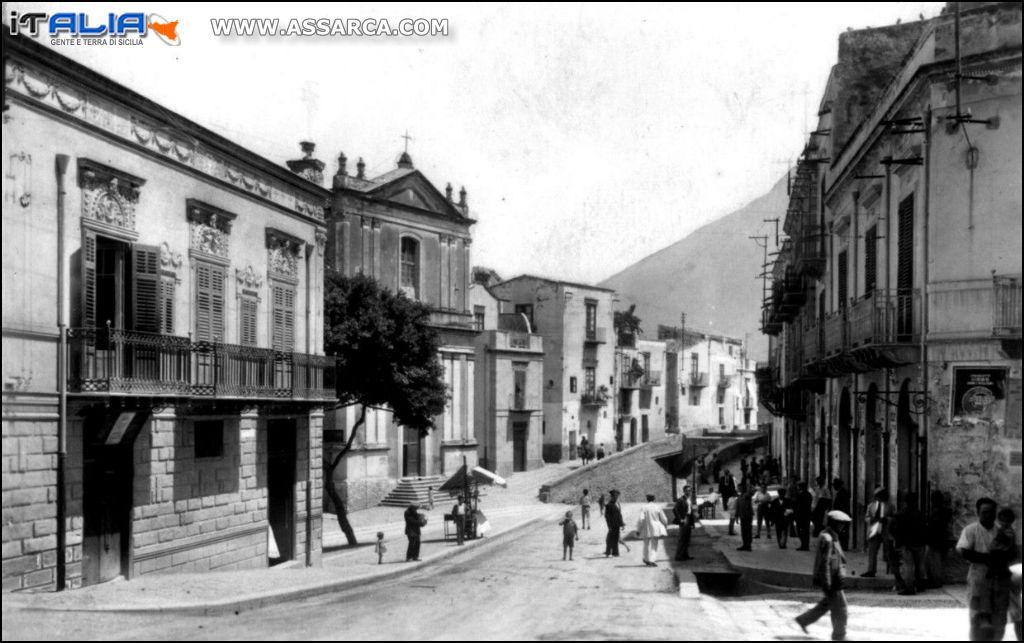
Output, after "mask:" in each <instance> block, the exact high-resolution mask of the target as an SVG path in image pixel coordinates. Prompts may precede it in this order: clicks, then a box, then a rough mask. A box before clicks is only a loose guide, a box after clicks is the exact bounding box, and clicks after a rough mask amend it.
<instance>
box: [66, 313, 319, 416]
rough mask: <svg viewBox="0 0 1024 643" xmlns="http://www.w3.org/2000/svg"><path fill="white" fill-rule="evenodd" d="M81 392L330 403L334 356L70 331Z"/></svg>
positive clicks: (71, 378)
mask: <svg viewBox="0 0 1024 643" xmlns="http://www.w3.org/2000/svg"><path fill="white" fill-rule="evenodd" d="M68 368H69V372H68V386H69V388H70V390H71V392H74V393H100V394H117V395H140V396H143V395H144V396H168V397H210V398H242V399H288V400H330V399H334V397H335V378H334V359H333V358H331V357H327V356H324V355H307V354H305V353H289V352H283V351H275V350H272V349H269V348H259V347H255V346H239V345H236V344H225V343H222V342H203V341H192V340H190V339H188V338H187V337H176V336H173V335H160V334H156V333H143V332H139V331H132V330H123V329H119V328H71V329H68Z"/></svg>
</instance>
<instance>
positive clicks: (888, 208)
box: [872, 146, 893, 488]
mask: <svg viewBox="0 0 1024 643" xmlns="http://www.w3.org/2000/svg"><path fill="white" fill-rule="evenodd" d="M889 149H890V152H891V150H892V147H891V146H890V148H889ZM892 239H893V234H892V165H891V164H886V166H885V295H884V297H883V299H884V301H883V302H881V303H882V305H884V306H888V298H889V294H890V292H891V288H892ZM874 305H875V310H876V311H877V310H878V305H879V301H878V300H877V299H876V300H875V302H874ZM872 321H873V320H872ZM883 373H884V377H885V399H886V401H887V402H888V400H889V393H890V391H889V369H888V368H886V369H884V371H883ZM886 406H888V404H887V405H886ZM889 415H890V413H889V409H888V408H886V410H885V440H884V442H883V445H882V448H883V452H882V467H883V470H882V480H881V481H880V482H881V483H882V484H880V485H879V486H884V487H886V488H888V487H889V460H890V458H889V453H890V447H889V440H891V428H892V427H891V426H890V425H889Z"/></svg>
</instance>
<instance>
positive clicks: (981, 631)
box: [956, 498, 1010, 641]
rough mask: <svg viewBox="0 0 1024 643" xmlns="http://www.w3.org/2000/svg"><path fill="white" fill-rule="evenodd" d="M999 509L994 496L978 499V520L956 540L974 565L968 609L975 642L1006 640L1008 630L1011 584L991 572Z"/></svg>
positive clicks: (968, 585)
mask: <svg viewBox="0 0 1024 643" xmlns="http://www.w3.org/2000/svg"><path fill="white" fill-rule="evenodd" d="M997 508H998V507H997V505H996V501H995V500H992V499H991V498H981V499H980V500H978V502H977V503H976V505H975V509H976V511H977V514H978V521H977V522H973V523H971V524H969V525H967V526H966V527H964V530H963V531H962V532H961V533H960V540H959V541H957V543H956V548H957V551H959V552H960V555H961V556H963V558H964V560H966V561H967V562H969V563H970V564H971V566H970V568H969V569H968V570H967V609H968V614H969V615H970V619H971V640H972V641H1002V640H1003V636H1004V634H1005V633H1006V610H1007V608H1008V607H1009V602H1010V583H1009V580H1008V579H1000V578H997V577H993V575H991V574H989V550H990V548H991V546H992V539H993V538H995V536H996V533H997V531H998V530H997V529H996V509H997Z"/></svg>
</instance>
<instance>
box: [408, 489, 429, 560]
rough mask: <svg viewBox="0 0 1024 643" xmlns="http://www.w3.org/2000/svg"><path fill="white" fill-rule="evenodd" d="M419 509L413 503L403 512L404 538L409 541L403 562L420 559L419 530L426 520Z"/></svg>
mask: <svg viewBox="0 0 1024 643" xmlns="http://www.w3.org/2000/svg"><path fill="white" fill-rule="evenodd" d="M419 508H420V506H419V505H418V504H416V503H415V502H414V503H411V504H410V505H409V507H408V508H407V509H406V510H405V536H406V538H408V539H409V547H408V548H407V549H406V550H405V562H409V561H416V560H419V559H420V534H421V531H420V530H421V529H422V528H423V523H425V522H426V521H427V520H426V518H425V517H424V516H423V515H422V514H421V513H420V512H419Z"/></svg>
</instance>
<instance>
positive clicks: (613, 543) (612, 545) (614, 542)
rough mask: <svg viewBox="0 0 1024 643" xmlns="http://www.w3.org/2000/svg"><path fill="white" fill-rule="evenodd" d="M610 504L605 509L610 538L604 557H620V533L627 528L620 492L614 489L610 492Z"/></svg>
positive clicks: (606, 539) (606, 541)
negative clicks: (623, 519) (620, 504)
mask: <svg viewBox="0 0 1024 643" xmlns="http://www.w3.org/2000/svg"><path fill="white" fill-rule="evenodd" d="M608 496H609V500H608V504H607V505H605V507H604V521H605V523H607V524H608V537H607V538H605V545H604V555H605V556H618V555H619V532H620V531H622V530H623V529H624V528H625V527H626V523H625V522H623V521H622V508H621V507H619V491H618V490H617V489H612V490H611V491H609V492H608Z"/></svg>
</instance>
